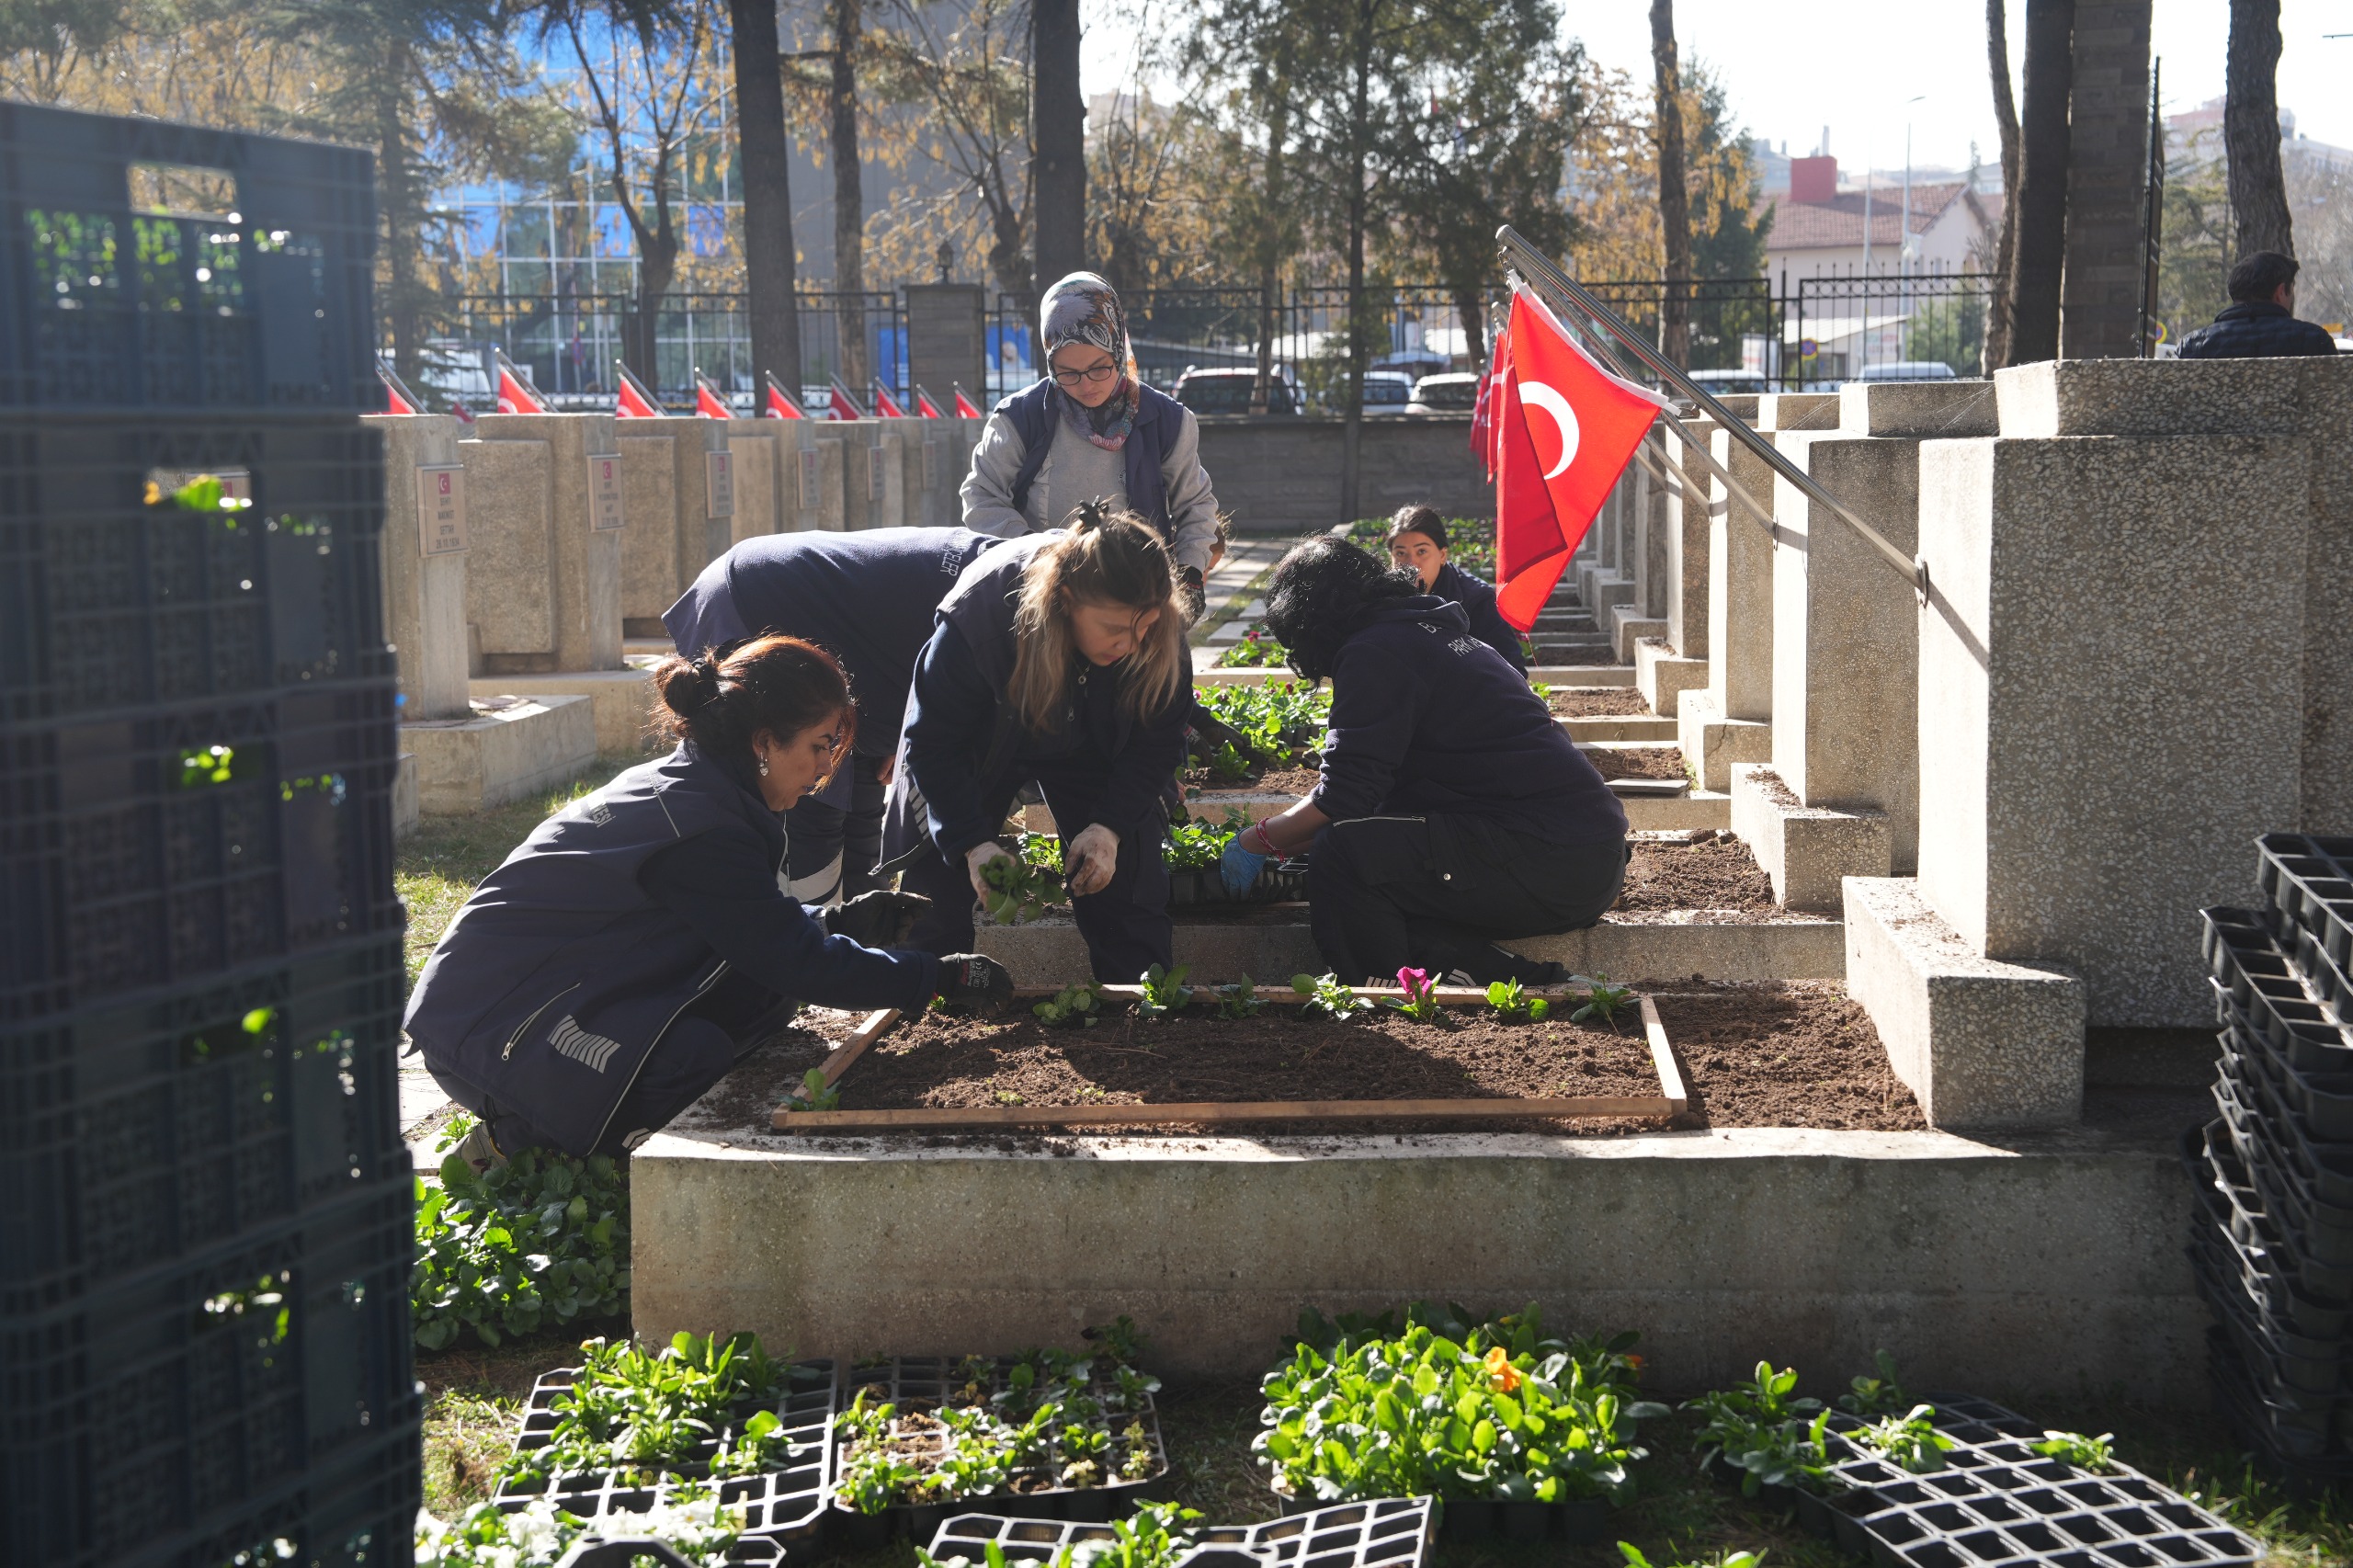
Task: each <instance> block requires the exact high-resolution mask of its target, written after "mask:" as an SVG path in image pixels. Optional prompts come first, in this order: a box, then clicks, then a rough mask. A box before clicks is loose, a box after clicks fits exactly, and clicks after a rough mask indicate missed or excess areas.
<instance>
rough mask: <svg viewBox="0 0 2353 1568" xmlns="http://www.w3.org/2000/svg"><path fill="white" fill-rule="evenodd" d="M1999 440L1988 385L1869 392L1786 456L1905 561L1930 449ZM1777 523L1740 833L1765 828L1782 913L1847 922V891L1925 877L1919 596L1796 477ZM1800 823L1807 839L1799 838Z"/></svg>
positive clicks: (1844, 401) (1760, 852) (1793, 440)
mask: <svg viewBox="0 0 2353 1568" xmlns="http://www.w3.org/2000/svg"><path fill="white" fill-rule="evenodd" d="M1993 427H1994V388H1993V384H1992V383H1991V382H1988V381H1911V382H1881V383H1876V384H1874V383H1870V382H1863V381H1857V382H1850V383H1849V384H1848V385H1847V387H1846V388H1845V389H1844V391H1843V392H1842V394H1841V419H1840V427H1839V428H1838V429H1837V430H1836V431H1835V432H1834V431H1819V432H1794V433H1791V434H1790V435H1786V436H1783V437H1778V438H1777V444H1778V445H1779V448H1780V449H1781V450H1782V452H1784V453H1785V454H1786V455H1788V456H1789V457H1790V460H1792V461H1794V462H1796V463H1797V465H1798V466H1799V467H1801V468H1802V469H1803V470H1804V471H1805V472H1807V473H1808V474H1810V475H1811V476H1812V477H1813V479H1814V481H1815V482H1816V483H1819V484H1820V485H1821V486H1822V487H1823V488H1824V490H1827V491H1828V492H1829V493H1830V494H1833V495H1835V496H1836V497H1838V498H1839V500H1841V501H1843V502H1845V503H1846V504H1847V506H1849V507H1850V508H1852V509H1853V510H1854V512H1855V513H1856V515H1857V516H1859V517H1861V518H1862V519H1863V520H1864V521H1865V522H1867V523H1869V524H1870V525H1871V526H1872V527H1873V528H1877V529H1878V530H1879V531H1880V532H1881V534H1882V535H1884V536H1885V537H1886V539H1887V540H1888V541H1889V542H1890V543H1891V544H1893V545H1894V546H1895V548H1896V549H1897V550H1899V551H1903V552H1904V555H1905V556H1906V557H1907V558H1908V557H1909V556H1910V555H1911V554H1912V553H1913V551H1915V548H1916V544H1917V539H1918V532H1919V490H1920V447H1921V443H1922V440H1923V439H1924V438H1926V437H1931V436H1934V437H1956V436H1975V435H1986V434H1991V433H1992V430H1993ZM1773 516H1774V522H1775V528H1776V530H1777V531H1776V540H1777V543H1776V548H1775V551H1774V559H1773V753H1772V763H1771V768H1770V772H1769V774H1768V773H1767V772H1765V770H1763V769H1757V770H1756V771H1755V772H1753V773H1751V774H1750V775H1748V776H1747V783H1746V784H1745V786H1744V785H1743V783H1742V782H1741V779H1742V778H1743V774H1742V772H1741V770H1740V769H1738V768H1735V769H1734V771H1733V778H1734V785H1733V819H1734V831H1735V832H1740V831H1741V829H1740V826H1739V824H1740V823H1741V822H1742V821H1743V820H1746V821H1748V822H1749V823H1750V824H1752V826H1753V828H1754V832H1753V833H1750V832H1742V834H1741V835H1742V837H1744V838H1746V839H1748V840H1749V842H1750V844H1751V845H1752V846H1753V847H1754V848H1755V849H1756V856H1757V860H1758V863H1759V864H1760V865H1763V866H1764V867H1765V869H1766V870H1767V871H1768V873H1769V874H1770V875H1771V876H1772V878H1773V882H1774V888H1775V890H1776V892H1779V893H1780V894H1781V895H1782V897H1783V900H1784V902H1787V903H1790V904H1791V906H1792V907H1794V908H1813V909H1836V908H1837V907H1839V905H1840V903H1842V901H1843V897H1844V895H1843V892H1842V891H1841V888H1840V880H1841V879H1842V878H1845V877H1849V876H1855V877H1884V876H1888V875H1890V874H1893V875H1895V876H1909V875H1911V874H1912V872H1913V870H1914V869H1915V867H1916V866H1917V864H1918V858H1919V834H1920V828H1919V791H1920V755H1919V747H1918V744H1917V741H1916V737H1917V733H1918V729H1919V670H1918V631H1917V628H1916V626H1915V617H1914V613H1913V612H1914V601H1915V593H1914V590H1913V585H1912V582H1911V580H1910V578H1909V577H1908V576H1907V575H1905V574H1903V573H1900V572H1898V571H1896V570H1895V569H1894V568H1893V567H1892V566H1891V565H1890V564H1889V563H1888V562H1887V560H1886V558H1885V557H1883V556H1881V554H1880V553H1879V551H1877V550H1875V549H1874V548H1873V547H1872V546H1871V545H1870V542H1869V541H1868V540H1865V539H1864V538H1863V537H1862V535H1860V534H1859V533H1858V532H1856V531H1855V529H1854V528H1850V527H1848V526H1847V523H1846V522H1845V521H1843V520H1842V519H1840V518H1839V517H1837V516H1836V514H1834V513H1832V512H1830V511H1829V510H1828V508H1826V507H1822V506H1815V505H1814V504H1813V502H1812V501H1810V500H1809V499H1808V498H1807V497H1806V495H1805V494H1804V492H1802V491H1801V490H1799V489H1798V488H1797V487H1796V486H1795V485H1793V484H1791V483H1789V481H1787V480H1786V479H1783V480H1780V481H1779V483H1777V485H1776V487H1775V491H1774V499H1773ZM1776 781H1778V784H1779V786H1780V787H1781V788H1776V787H1775V785H1776ZM1792 802H1794V803H1792ZM1801 806H1802V807H1804V808H1809V810H1807V811H1805V812H1802V813H1801V812H1798V811H1797V809H1796V808H1797V807H1801ZM1800 820H1802V821H1803V822H1804V823H1805V824H1807V825H1806V827H1805V828H1804V830H1803V835H1804V836H1803V838H1802V840H1801V839H1800V838H1799V837H1796V836H1792V835H1795V834H1797V833H1798V832H1799V831H1800V830H1799V829H1798V828H1797V827H1796V826H1794V825H1793V824H1794V823H1795V822H1796V821H1800Z"/></svg>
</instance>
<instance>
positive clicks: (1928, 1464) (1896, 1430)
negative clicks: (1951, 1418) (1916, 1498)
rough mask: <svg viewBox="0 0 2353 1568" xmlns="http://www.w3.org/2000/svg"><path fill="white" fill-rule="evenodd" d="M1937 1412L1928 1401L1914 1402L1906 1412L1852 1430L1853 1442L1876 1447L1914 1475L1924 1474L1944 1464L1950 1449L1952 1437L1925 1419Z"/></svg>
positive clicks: (1887, 1458) (1937, 1469)
mask: <svg viewBox="0 0 2353 1568" xmlns="http://www.w3.org/2000/svg"><path fill="white" fill-rule="evenodd" d="M1936 1413H1937V1410H1936V1406H1934V1405H1932V1404H1915V1405H1914V1406H1913V1407H1912V1409H1911V1410H1910V1412H1909V1413H1908V1414H1905V1415H1890V1416H1886V1417H1884V1418H1883V1419H1881V1420H1878V1421H1874V1422H1872V1423H1871V1424H1870V1426H1865V1427H1862V1428H1861V1429H1859V1430H1858V1431H1857V1432H1855V1433H1854V1434H1853V1437H1854V1439H1855V1441H1856V1442H1858V1443H1860V1444H1862V1445H1863V1446H1864V1447H1865V1448H1868V1449H1876V1450H1877V1451H1878V1453H1879V1454H1880V1456H1881V1458H1883V1459H1885V1460H1889V1461H1891V1462H1892V1463H1894V1464H1898V1465H1901V1466H1903V1467H1904V1469H1905V1470H1908V1471H1911V1472H1912V1473H1913V1474H1915V1475H1927V1474H1931V1473H1933V1472H1934V1471H1939V1470H1942V1469H1944V1468H1945V1464H1946V1460H1945V1455H1946V1454H1948V1453H1949V1452H1951V1451H1952V1446H1953V1443H1952V1439H1951V1438H1950V1437H1946V1436H1945V1435H1944V1434H1943V1433H1942V1432H1939V1431H1938V1430H1937V1427H1936V1423H1935V1422H1934V1421H1932V1420H1930V1419H1929V1417H1931V1416H1933V1415H1936Z"/></svg>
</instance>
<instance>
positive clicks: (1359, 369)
mask: <svg viewBox="0 0 2353 1568" xmlns="http://www.w3.org/2000/svg"><path fill="white" fill-rule="evenodd" d="M1380 5H1381V0H1357V5H1356V22H1357V36H1356V40H1355V42H1356V81H1355V85H1354V87H1353V89H1352V90H1351V92H1350V94H1349V99H1348V403H1347V425H1346V426H1344V427H1343V429H1342V431H1341V436H1340V516H1339V517H1338V519H1337V520H1338V521H1340V522H1344V523H1352V522H1355V521H1356V518H1357V479H1358V474H1357V458H1358V452H1359V451H1360V450H1361V449H1362V447H1363V442H1364V367H1365V359H1366V358H1367V357H1368V351H1369V350H1370V348H1371V347H1372V345H1371V342H1370V337H1371V334H1370V333H1369V332H1368V331H1367V330H1366V329H1365V320H1364V230H1365V219H1366V213H1365V206H1366V202H1365V189H1364V176H1365V165H1366V163H1367V161H1368V159H1369V157H1370V149H1369V148H1368V147H1367V145H1366V142H1367V140H1368V139H1369V138H1370V135H1371V127H1370V124H1369V123H1368V121H1369V119H1370V112H1371V99H1372V27H1373V21H1374V18H1375V16H1376V14H1377V12H1378V11H1379V8H1380Z"/></svg>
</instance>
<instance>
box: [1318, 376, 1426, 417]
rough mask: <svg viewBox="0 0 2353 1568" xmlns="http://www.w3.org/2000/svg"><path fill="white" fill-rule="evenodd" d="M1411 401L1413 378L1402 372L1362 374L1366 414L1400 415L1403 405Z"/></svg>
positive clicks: (1412, 398) (1402, 411) (1412, 396)
mask: <svg viewBox="0 0 2353 1568" xmlns="http://www.w3.org/2000/svg"><path fill="white" fill-rule="evenodd" d="M1334 390H1335V391H1340V390H1342V389H1339V388H1336V389H1334ZM1413 401H1414V378H1413V377H1411V376H1409V375H1407V374H1405V372H1404V371H1403V370H1367V371H1366V372H1365V373H1364V411H1365V413H1366V414H1368V415H1383V416H1386V415H1402V414H1404V412H1405V405H1406V404H1407V403H1411V402H1413Z"/></svg>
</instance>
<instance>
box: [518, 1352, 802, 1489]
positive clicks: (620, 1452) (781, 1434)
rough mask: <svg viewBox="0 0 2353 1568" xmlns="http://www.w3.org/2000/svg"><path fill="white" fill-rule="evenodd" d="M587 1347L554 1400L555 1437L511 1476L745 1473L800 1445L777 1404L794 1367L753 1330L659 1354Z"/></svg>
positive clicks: (527, 1481) (524, 1479)
mask: <svg viewBox="0 0 2353 1568" xmlns="http://www.w3.org/2000/svg"><path fill="white" fill-rule="evenodd" d="M580 1354H581V1366H580V1369H579V1371H578V1373H577V1374H576V1375H575V1376H574V1379H573V1381H572V1382H571V1383H570V1384H569V1385H568V1386H566V1387H565V1388H563V1389H562V1390H560V1391H558V1392H557V1393H556V1395H555V1397H554V1399H553V1401H552V1402H551V1404H550V1409H551V1412H552V1414H553V1415H554V1416H555V1425H554V1426H552V1427H551V1429H550V1430H549V1433H548V1440H547V1442H546V1443H545V1444H543V1445H541V1446H540V1447H538V1448H530V1449H517V1450H516V1451H515V1453H514V1454H513V1455H512V1456H511V1457H510V1458H508V1460H506V1465H505V1466H504V1467H503V1468H502V1469H501V1470H500V1471H499V1480H500V1482H501V1483H502V1484H504V1485H507V1486H510V1487H512V1488H514V1489H516V1490H518V1491H535V1490H540V1489H543V1488H544V1487H545V1485H546V1484H547V1483H549V1482H551V1481H552V1480H553V1479H555V1478H556V1477H558V1476H563V1475H575V1474H579V1473H582V1472H585V1471H631V1472H639V1471H648V1472H654V1473H664V1474H666V1473H671V1472H673V1471H676V1470H677V1469H678V1468H679V1467H681V1466H688V1465H700V1466H702V1467H704V1468H705V1470H706V1471H707V1472H708V1473H709V1474H710V1475H713V1476H736V1475H756V1474H759V1473H761V1472H763V1471H772V1470H776V1469H779V1468H780V1467H781V1466H782V1465H783V1463H784V1458H785V1455H786V1453H787V1452H788V1451H789V1450H790V1447H791V1445H790V1442H789V1440H788V1438H787V1435H786V1432H785V1429H784V1423H783V1422H782V1421H781V1420H780V1419H779V1417H778V1415H777V1414H776V1411H775V1408H774V1407H775V1405H776V1403H777V1402H778V1401H779V1399H780V1398H781V1396H782V1394H783V1391H784V1383H785V1369H784V1368H782V1367H780V1366H779V1365H778V1364H777V1363H776V1362H775V1361H773V1360H771V1359H770V1358H768V1356H767V1353H766V1352H765V1351H763V1350H762V1349H761V1348H760V1342H759V1341H758V1340H757V1339H756V1338H754V1337H753V1336H752V1335H747V1334H739V1335H734V1336H733V1337H732V1338H728V1339H721V1338H719V1337H718V1336H717V1335H711V1336H709V1337H704V1336H702V1335H693V1334H678V1335H673V1336H672V1338H671V1340H670V1343H669V1345H668V1346H665V1347H664V1349H663V1350H662V1351H661V1352H660V1353H659V1354H657V1355H651V1356H649V1355H647V1354H646V1353H645V1352H644V1351H643V1350H642V1349H640V1348H638V1347H637V1346H635V1345H632V1344H630V1343H628V1342H627V1341H623V1342H621V1343H620V1344H613V1343H609V1342H608V1341H606V1340H603V1339H590V1340H586V1341H584V1342H583V1343H582V1345H581V1346H580Z"/></svg>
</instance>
